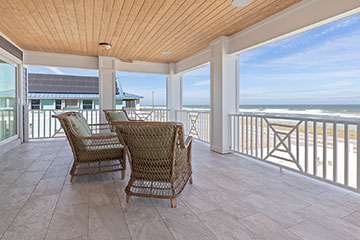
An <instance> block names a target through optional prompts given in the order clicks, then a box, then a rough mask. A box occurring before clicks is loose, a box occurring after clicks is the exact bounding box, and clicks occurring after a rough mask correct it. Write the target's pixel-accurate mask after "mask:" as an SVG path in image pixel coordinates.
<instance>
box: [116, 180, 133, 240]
mask: <svg viewBox="0 0 360 240" xmlns="http://www.w3.org/2000/svg"><path fill="white" fill-rule="evenodd" d="M121 180H123V181H125V178H124V179H121ZM113 182H114V186H115V191H116V183H115V179H114V177H113ZM116 196H117V198H118V201H119V205H120V209H121V212H122V214H123V216H124V219H125V222H126V228H127V230H128V233H129V236H130V239H131V240H132V239H133V238H132V236H131V233H130V228H129V223H128V221H127V219H126V217H125V213H124V209H123V206H122V203H121V199H120V197H119V193H118V192H117V191H116Z"/></svg>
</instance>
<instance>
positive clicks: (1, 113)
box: [0, 60, 17, 141]
mask: <svg viewBox="0 0 360 240" xmlns="http://www.w3.org/2000/svg"><path fill="white" fill-rule="evenodd" d="M16 134H17V98H16V67H15V66H14V65H12V64H8V63H6V62H4V61H1V60H0V141H3V140H5V139H7V138H9V137H12V136H15V135H16Z"/></svg>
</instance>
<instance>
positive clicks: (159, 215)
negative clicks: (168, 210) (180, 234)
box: [150, 199, 176, 240]
mask: <svg viewBox="0 0 360 240" xmlns="http://www.w3.org/2000/svg"><path fill="white" fill-rule="evenodd" d="M150 202H151V205H152V206H153V208H154V209H155V211H156V213H157V215H158V216H159V217H160V219H161V221H162V222H163V224H164V225H165V227H166V229H167V230H168V232H169V233H170V235H171V237H172V238H173V239H174V240H176V238H175V237H174V235H173V234H172V232H171V231H170V229H169V227H168V225H167V224H166V222H165V220H164V219H163V217H162V216H161V214H160V213H159V211H158V210H157V208H156V207H155V205H154V203H153V201H152V199H150Z"/></svg>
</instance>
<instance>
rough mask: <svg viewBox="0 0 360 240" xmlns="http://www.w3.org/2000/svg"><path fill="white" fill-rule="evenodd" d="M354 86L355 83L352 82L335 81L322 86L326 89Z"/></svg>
mask: <svg viewBox="0 0 360 240" xmlns="http://www.w3.org/2000/svg"><path fill="white" fill-rule="evenodd" d="M358 76H359V75H358ZM352 84H353V83H352V82H351V81H335V82H329V83H326V84H324V85H322V87H324V88H340V87H347V86H350V85H352Z"/></svg>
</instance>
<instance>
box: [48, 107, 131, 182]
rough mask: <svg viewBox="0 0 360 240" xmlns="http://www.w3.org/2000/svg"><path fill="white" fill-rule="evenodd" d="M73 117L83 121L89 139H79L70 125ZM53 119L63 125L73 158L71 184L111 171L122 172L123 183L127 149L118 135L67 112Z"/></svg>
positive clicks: (105, 127)
mask: <svg viewBox="0 0 360 240" xmlns="http://www.w3.org/2000/svg"><path fill="white" fill-rule="evenodd" d="M70 116H73V117H78V118H82V120H83V121H84V122H83V123H84V124H85V125H86V126H85V127H88V128H89V129H90V131H91V133H90V135H89V136H81V135H79V134H78V133H77V132H76V130H75V129H74V127H73V124H72V123H71V121H70ZM52 117H53V118H56V119H58V120H59V121H60V123H61V126H62V128H63V129H64V131H65V134H66V136H67V139H68V141H69V143H70V146H71V149H72V152H73V155H74V163H73V166H72V168H71V171H70V175H71V182H73V181H74V179H75V176H83V175H90V174H97V173H104V172H112V171H121V176H122V179H124V177H125V169H126V155H125V154H124V147H123V145H121V144H120V143H119V141H118V138H117V136H116V134H114V133H111V132H110V129H109V125H108V124H87V123H86V120H85V119H84V118H83V116H82V114H80V113H78V112H66V113H62V114H58V115H53V116H52ZM83 126H84V125H83ZM91 128H92V129H91ZM94 128H95V129H94ZM104 132H107V133H104Z"/></svg>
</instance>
